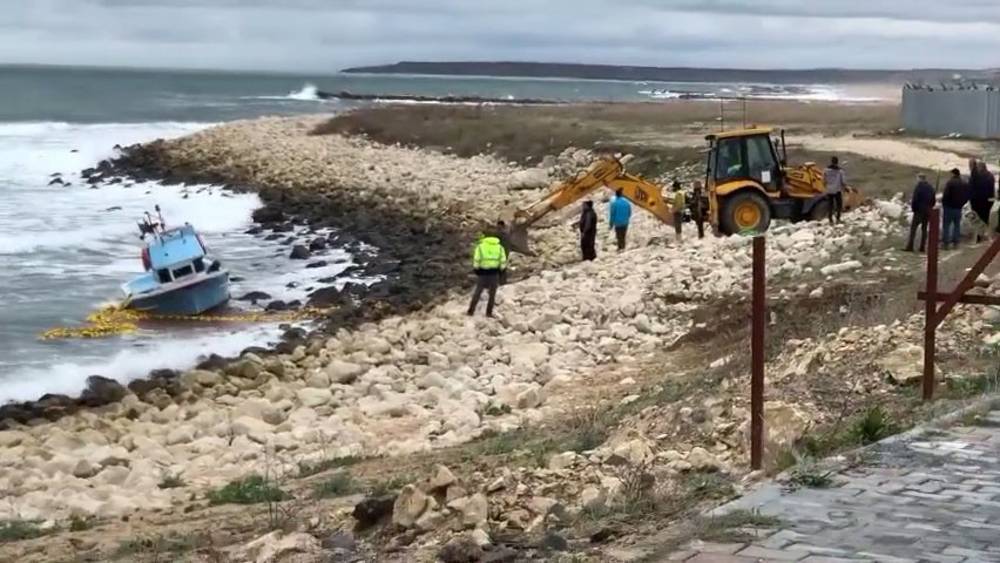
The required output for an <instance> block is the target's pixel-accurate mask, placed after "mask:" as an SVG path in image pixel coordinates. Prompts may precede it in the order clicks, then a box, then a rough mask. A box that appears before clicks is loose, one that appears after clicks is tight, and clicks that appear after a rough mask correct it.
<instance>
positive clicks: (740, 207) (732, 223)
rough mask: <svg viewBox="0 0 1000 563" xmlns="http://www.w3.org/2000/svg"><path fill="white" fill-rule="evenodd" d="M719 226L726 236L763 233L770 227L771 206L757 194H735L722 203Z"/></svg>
mask: <svg viewBox="0 0 1000 563" xmlns="http://www.w3.org/2000/svg"><path fill="white" fill-rule="evenodd" d="M753 209H755V211H753ZM719 225H720V227H721V228H722V232H723V233H724V234H727V235H735V234H739V233H742V232H746V231H754V232H757V233H763V232H765V231H767V229H768V228H769V227H770V226H771V205H770V204H769V203H768V202H767V199H765V198H764V196H762V195H761V194H759V193H757V192H752V191H745V192H739V193H736V194H734V195H731V196H729V197H727V198H726V199H724V200H723V201H722V211H721V217H719Z"/></svg>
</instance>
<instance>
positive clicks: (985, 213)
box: [969, 159, 996, 242]
mask: <svg viewBox="0 0 1000 563" xmlns="http://www.w3.org/2000/svg"><path fill="white" fill-rule="evenodd" d="M969 167H970V169H971V170H972V171H971V172H970V174H969V192H970V193H969V203H970V204H971V206H972V210H973V211H975V212H976V217H978V218H979V220H980V221H981V222H982V225H980V226H979V229H978V232H977V233H976V242H980V241H982V240H983V237H985V236H986V233H987V231H988V230H989V227H988V226H989V224H990V209H991V208H992V207H993V200H994V199H996V187H995V185H994V184H995V182H996V179H995V178H994V177H993V174H992V173H990V171H989V169H988V168H986V163H985V162H982V161H980V160H976V159H972V160H970V161H969Z"/></svg>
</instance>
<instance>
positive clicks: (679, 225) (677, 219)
mask: <svg viewBox="0 0 1000 563" xmlns="http://www.w3.org/2000/svg"><path fill="white" fill-rule="evenodd" d="M683 232H684V214H683V213H680V212H676V211H675V212H674V234H675V235H677V238H681V235H682V234H683Z"/></svg>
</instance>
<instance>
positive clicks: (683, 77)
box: [341, 61, 1000, 84]
mask: <svg viewBox="0 0 1000 563" xmlns="http://www.w3.org/2000/svg"><path fill="white" fill-rule="evenodd" d="M341 72H344V73H347V74H362V73H364V74H429V75H446V76H448V75H450V76H477V75H478V76H505V77H514V76H517V77H526V78H576V79H591V80H635V81H655V82H766V83H771V84H820V83H826V84H831V83H832V84H866V83H867V84H873V83H876V84H878V83H889V84H903V83H905V82H915V81H925V82H932V83H933V82H940V81H947V80H952V79H953V78H954V76H955V75H961V76H962V77H963V78H966V79H970V80H981V81H987V80H995V79H997V78H1000V72H998V71H997V70H993V69H989V70H969V69H914V70H856V69H837V68H826V69H802V70H788V69H786V70H782V69H776V70H757V69H724V68H693V67H651V66H618V65H596V64H574V63H535V62H446V61H445V62H417V61H402V62H398V63H394V64H388V65H375V66H361V67H352V68H347V69H344V70H343V71H341Z"/></svg>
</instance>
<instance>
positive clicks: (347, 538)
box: [321, 531, 358, 551]
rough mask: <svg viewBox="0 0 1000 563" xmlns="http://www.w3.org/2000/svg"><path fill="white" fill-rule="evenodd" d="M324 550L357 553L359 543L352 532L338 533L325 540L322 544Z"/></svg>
mask: <svg viewBox="0 0 1000 563" xmlns="http://www.w3.org/2000/svg"><path fill="white" fill-rule="evenodd" d="M321 545H322V547H323V549H329V550H341V551H357V549H358V542H357V540H355V539H354V535H353V534H351V533H350V532H344V531H338V532H334V533H332V534H330V535H329V536H327V537H325V538H323V541H322V543H321Z"/></svg>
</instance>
